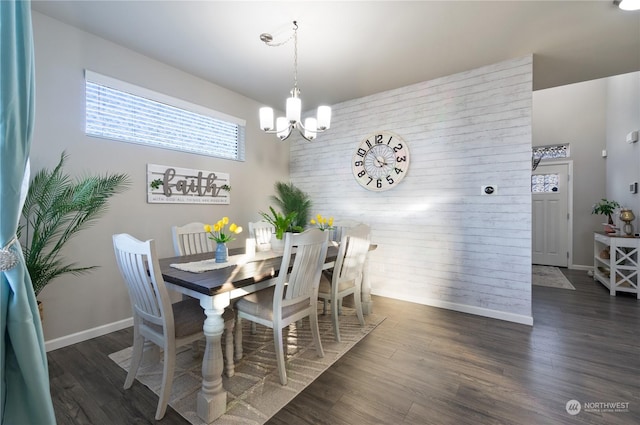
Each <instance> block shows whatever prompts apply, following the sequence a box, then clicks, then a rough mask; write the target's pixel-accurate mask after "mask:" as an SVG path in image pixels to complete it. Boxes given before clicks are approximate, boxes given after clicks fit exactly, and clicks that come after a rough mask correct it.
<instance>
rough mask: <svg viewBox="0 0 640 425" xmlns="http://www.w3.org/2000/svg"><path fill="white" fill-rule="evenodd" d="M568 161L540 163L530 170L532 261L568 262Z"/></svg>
mask: <svg viewBox="0 0 640 425" xmlns="http://www.w3.org/2000/svg"><path fill="white" fill-rule="evenodd" d="M568 173H569V166H568V164H557V165H554V164H549V165H542V164H540V165H539V166H538V168H536V170H535V171H534V172H532V173H531V174H532V195H531V196H532V200H531V204H532V226H533V229H532V243H531V248H532V253H531V255H532V262H533V264H542V265H548V266H560V267H567V265H568V238H569V220H568V215H567V212H568V203H569V197H568V184H567V181H568Z"/></svg>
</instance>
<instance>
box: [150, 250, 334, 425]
mask: <svg viewBox="0 0 640 425" xmlns="http://www.w3.org/2000/svg"><path fill="white" fill-rule="evenodd" d="M337 254H338V247H337V244H329V247H328V249H327V256H326V260H325V265H324V267H323V268H325V269H327V268H331V267H333V264H334V263H335V260H336V257H337ZM293 255H295V254H293ZM213 261H215V260H214V259H213V253H203V254H194V255H185V256H181V257H170V258H162V259H160V260H159V264H160V269H161V273H162V277H163V278H164V281H165V284H166V286H167V288H169V289H171V290H173V291H176V292H179V293H182V294H185V295H188V296H190V297H194V298H197V299H198V300H199V301H200V306H201V307H202V309H203V310H204V313H205V316H206V318H205V321H204V325H203V331H204V336H205V351H204V355H203V359H202V388H201V389H200V391H199V392H198V394H197V409H196V413H197V414H198V416H199V417H200V418H201V419H202V420H203V421H205V422H206V423H211V422H213V421H214V420H216V419H217V418H218V417H220V416H221V415H222V414H223V413H224V412H225V410H226V407H227V392H226V390H225V389H224V388H223V385H222V372H223V357H222V345H221V338H222V334H223V331H224V320H223V318H222V314H223V313H224V310H225V308H226V307H227V306H229V305H230V303H231V302H232V300H233V299H235V298H239V297H242V296H244V295H247V294H250V293H253V292H256V291H259V290H261V289H264V288H267V287H269V286H273V285H275V282H276V279H275V278H276V277H277V276H278V274H279V273H280V265H281V263H282V254H276V253H273V252H272V251H267V252H256V253H255V254H254V255H246V254H245V249H244V248H234V249H229V262H228V263H229V264H228V265H225V264H218V265H213V266H214V267H215V268H214V269H213V270H206V267H205V268H200V269H197V271H194V270H192V271H187V269H189V267H190V266H192V265H193V266H195V267H196V268H198V267H199V265H200V264H202V262H213Z"/></svg>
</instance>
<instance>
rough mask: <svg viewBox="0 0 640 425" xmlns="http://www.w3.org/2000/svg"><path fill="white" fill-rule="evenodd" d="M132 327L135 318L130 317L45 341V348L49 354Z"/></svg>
mask: <svg viewBox="0 0 640 425" xmlns="http://www.w3.org/2000/svg"><path fill="white" fill-rule="evenodd" d="M130 326H133V317H129V318H128V319H123V320H119V321H117V322H113V323H107V324H106V325H102V326H98V327H95V328H91V329H87V330H84V331H80V332H76V333H74V334H71V335H65V336H61V337H60V338H56V339H52V340H49V341H45V343H44V348H45V350H46V351H47V352H49V351H53V350H57V349H58V348H62V347H66V346H69V345H73V344H77V343H78V342H82V341H86V340H88V339H91V338H96V337H99V336H102V335H106V334H108V333H111V332H115V331H119V330H121V329H125V328H128V327H130Z"/></svg>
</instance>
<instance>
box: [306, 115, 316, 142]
mask: <svg viewBox="0 0 640 425" xmlns="http://www.w3.org/2000/svg"><path fill="white" fill-rule="evenodd" d="M317 132H318V121H317V120H316V119H315V118H312V117H309V118H307V119H305V120H304V138H305V139H307V140H313V139H315V138H316V133H317Z"/></svg>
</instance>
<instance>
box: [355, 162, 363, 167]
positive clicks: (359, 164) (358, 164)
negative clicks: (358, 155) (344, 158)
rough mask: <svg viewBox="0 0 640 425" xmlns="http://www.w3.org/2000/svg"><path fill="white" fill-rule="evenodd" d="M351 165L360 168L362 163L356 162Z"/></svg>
mask: <svg viewBox="0 0 640 425" xmlns="http://www.w3.org/2000/svg"><path fill="white" fill-rule="evenodd" d="M353 165H355V166H356V167H362V166H363V165H364V162H362V161H356V162H354V163H353Z"/></svg>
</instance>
